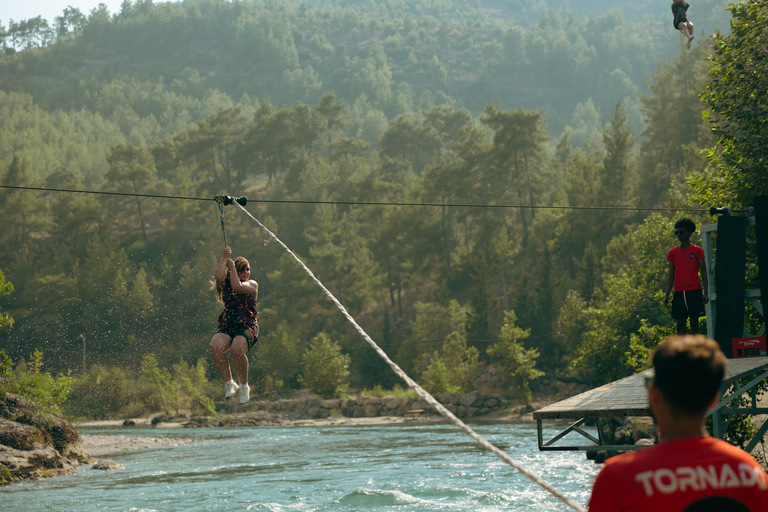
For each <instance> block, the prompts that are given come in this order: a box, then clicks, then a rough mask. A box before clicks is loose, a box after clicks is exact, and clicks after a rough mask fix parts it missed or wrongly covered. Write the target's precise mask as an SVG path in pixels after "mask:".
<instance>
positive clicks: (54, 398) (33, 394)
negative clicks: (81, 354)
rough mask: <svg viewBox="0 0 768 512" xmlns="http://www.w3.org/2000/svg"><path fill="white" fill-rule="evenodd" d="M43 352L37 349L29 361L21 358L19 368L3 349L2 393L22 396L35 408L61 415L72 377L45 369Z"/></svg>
mask: <svg viewBox="0 0 768 512" xmlns="http://www.w3.org/2000/svg"><path fill="white" fill-rule="evenodd" d="M42 367H43V353H42V352H40V351H39V350H35V351H34V353H33V354H32V355H31V356H30V358H29V363H27V362H26V361H24V360H22V361H21V362H20V363H19V364H18V365H16V367H15V368H14V366H13V361H11V358H10V357H8V354H6V353H5V350H3V349H0V396H5V393H15V394H17V395H21V396H23V397H24V398H26V399H27V400H29V401H30V402H31V403H32V407H33V408H34V409H35V410H37V411H38V412H41V413H43V414H61V410H60V409H59V406H60V405H61V404H63V403H64V402H66V401H67V395H69V392H70V389H71V386H72V378H71V377H70V376H69V374H67V375H62V374H59V375H58V376H57V377H56V378H54V377H52V376H51V375H50V374H49V373H45V372H43V371H41V370H42Z"/></svg>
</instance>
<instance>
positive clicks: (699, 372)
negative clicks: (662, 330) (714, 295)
mask: <svg viewBox="0 0 768 512" xmlns="http://www.w3.org/2000/svg"><path fill="white" fill-rule="evenodd" d="M725 364H726V359H725V355H724V354H723V353H722V352H721V351H720V348H719V347H718V345H717V343H716V342H715V341H713V340H711V339H707V338H706V337H704V336H701V335H688V336H673V337H671V338H669V339H668V340H667V341H666V342H664V343H663V344H662V345H660V346H659V347H658V348H657V349H656V352H655V353H654V355H653V366H654V369H655V375H654V377H653V378H652V379H650V380H649V381H648V402H649V405H650V409H651V414H652V415H653V418H654V421H655V422H656V427H657V428H658V431H659V439H660V441H659V444H657V445H655V446H652V447H649V448H645V449H642V450H638V451H632V452H627V453H624V454H622V455H619V456H616V457H612V458H610V459H608V460H607V461H606V462H605V467H603V469H602V470H601V471H600V473H599V474H598V475H597V478H596V479H595V483H594V485H593V487H592V497H591V498H590V500H589V511H590V512H606V511H611V512H613V511H641V510H643V511H646V510H647V511H652V510H664V511H670V512H672V511H674V512H683V511H684V512H710V511H711V512H715V511H717V512H758V511H760V512H765V511H766V510H768V476H767V475H766V473H765V471H763V469H762V468H761V467H760V465H759V464H758V463H757V461H755V459H753V458H752V456H751V455H749V454H748V453H746V452H745V451H743V450H741V449H739V448H737V447H735V446H732V445H730V444H728V443H726V442H725V441H721V440H719V439H715V438H713V437H711V436H709V434H708V433H707V431H706V429H705V428H704V421H705V418H706V414H707V410H708V409H709V408H710V407H711V406H713V405H714V404H715V403H716V401H717V398H718V393H719V388H720V384H721V382H722V380H723V375H724V373H725Z"/></svg>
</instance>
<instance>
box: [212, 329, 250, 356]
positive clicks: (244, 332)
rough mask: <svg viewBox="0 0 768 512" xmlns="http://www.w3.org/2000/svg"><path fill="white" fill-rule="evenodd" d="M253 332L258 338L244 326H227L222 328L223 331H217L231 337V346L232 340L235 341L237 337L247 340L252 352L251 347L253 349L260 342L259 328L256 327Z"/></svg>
mask: <svg viewBox="0 0 768 512" xmlns="http://www.w3.org/2000/svg"><path fill="white" fill-rule="evenodd" d="M253 330H254V331H255V332H256V336H254V335H253V332H251V330H250V329H249V328H248V327H246V326H245V325H243V324H235V325H233V326H227V325H224V326H222V327H221V329H219V330H217V331H216V332H217V333H218V332H220V333H222V334H226V335H227V336H229V337H230V340H229V342H230V344H231V343H232V340H234V339H235V337H236V336H242V337H243V338H245V339H246V341H247V342H248V350H249V351H250V350H251V347H253V346H254V345H255V344H256V342H257V341H259V326H258V325H254V326H253Z"/></svg>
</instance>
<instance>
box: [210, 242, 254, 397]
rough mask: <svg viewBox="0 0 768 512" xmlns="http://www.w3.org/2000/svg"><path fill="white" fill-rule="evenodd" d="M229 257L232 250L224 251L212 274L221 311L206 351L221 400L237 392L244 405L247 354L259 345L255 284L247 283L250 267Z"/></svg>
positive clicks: (225, 248) (246, 387)
mask: <svg viewBox="0 0 768 512" xmlns="http://www.w3.org/2000/svg"><path fill="white" fill-rule="evenodd" d="M231 256H232V249H231V248H230V247H229V246H226V247H224V252H223V254H222V256H221V260H220V261H219V264H218V266H217V267H216V271H215V273H214V277H215V278H216V288H215V289H216V298H217V299H218V300H219V301H221V302H223V303H224V306H225V308H224V311H222V313H221V315H219V328H218V331H216V334H214V335H213V338H212V339H211V343H210V345H209V347H210V350H211V358H212V359H213V364H214V366H215V367H216V370H218V372H219V375H220V376H221V378H222V380H224V398H225V399H226V398H231V397H233V396H234V395H235V393H237V392H238V391H239V393H240V403H241V404H244V403H245V402H247V401H248V399H249V398H250V393H251V388H250V386H249V385H248V351H249V350H251V347H253V346H254V345H255V344H256V342H257V341H259V323H258V318H257V313H256V300H257V299H258V295H259V284H258V283H257V282H256V281H254V280H253V279H250V277H251V266H250V264H249V263H248V260H247V259H245V258H244V257H242V256H238V257H237V259H235V260H234V261H233V260H232V259H231ZM227 352H229V355H230V357H231V358H232V366H233V367H234V369H235V374H236V375H237V379H238V380H239V381H240V384H239V385H238V384H237V383H236V382H235V381H234V379H232V370H231V368H230V365H229V361H228V360H227Z"/></svg>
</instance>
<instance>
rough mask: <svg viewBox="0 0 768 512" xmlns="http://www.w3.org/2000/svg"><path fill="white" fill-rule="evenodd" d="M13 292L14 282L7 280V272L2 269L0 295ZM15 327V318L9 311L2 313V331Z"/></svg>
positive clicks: (0, 273) (0, 329) (0, 315)
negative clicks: (4, 272)
mask: <svg viewBox="0 0 768 512" xmlns="http://www.w3.org/2000/svg"><path fill="white" fill-rule="evenodd" d="M11 293H13V283H11V282H10V281H6V280H5V274H3V271H2V270H0V297H5V296H7V295H10V294H11ZM11 327H13V318H11V315H10V314H8V313H0V331H2V330H8V329H10V328H11Z"/></svg>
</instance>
